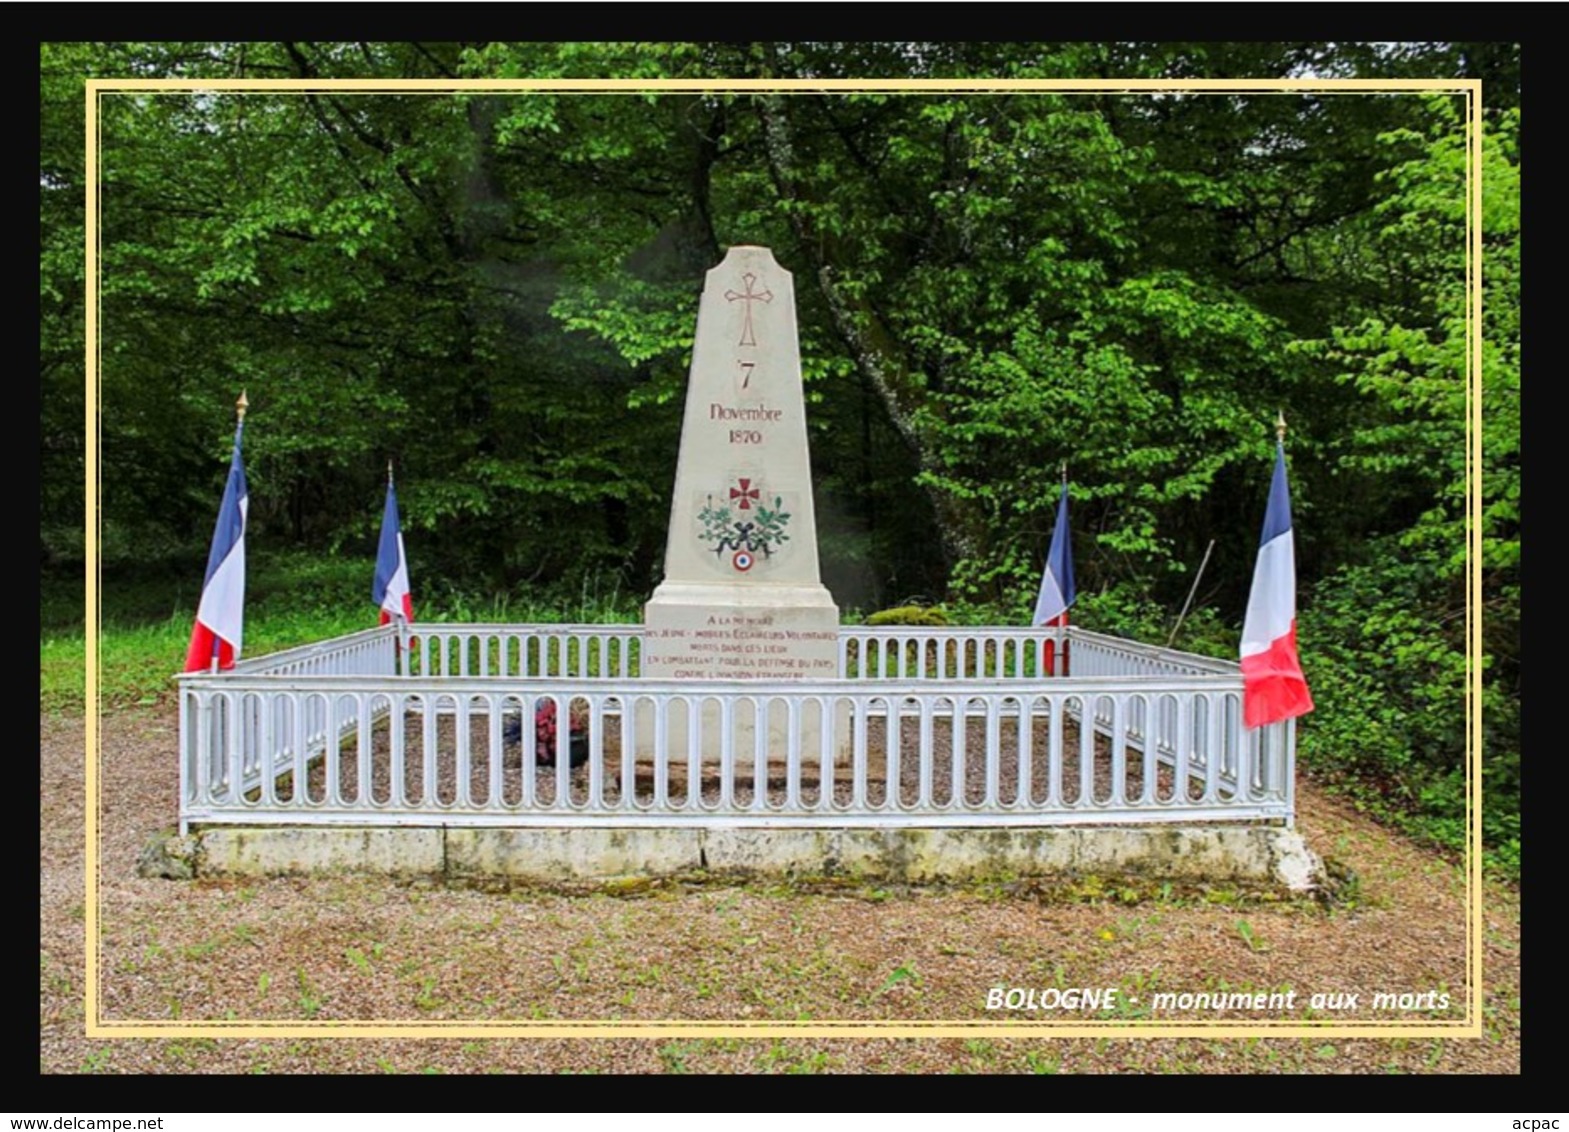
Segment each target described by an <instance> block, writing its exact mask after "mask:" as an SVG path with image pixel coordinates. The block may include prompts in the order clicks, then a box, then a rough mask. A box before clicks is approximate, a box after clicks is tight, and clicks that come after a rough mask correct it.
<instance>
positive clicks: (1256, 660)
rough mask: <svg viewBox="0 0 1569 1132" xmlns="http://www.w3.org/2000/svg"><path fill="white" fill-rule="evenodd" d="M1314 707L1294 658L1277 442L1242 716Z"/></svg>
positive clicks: (1285, 505)
mask: <svg viewBox="0 0 1569 1132" xmlns="http://www.w3.org/2000/svg"><path fill="white" fill-rule="evenodd" d="M1281 427H1282V429H1284V425H1283V424H1282V426H1281ZM1312 710H1313V697H1312V696H1311V695H1310V694H1309V693H1308V686H1307V680H1306V679H1304V678H1303V676H1302V664H1301V662H1300V661H1299V660H1298V659H1297V566H1296V546H1295V543H1294V542H1293V540H1292V535H1291V495H1290V492H1289V491H1288V490H1287V488H1286V449H1285V444H1284V442H1283V441H1277V442H1276V445H1275V475H1274V479H1273V480H1271V482H1270V485H1269V507H1268V508H1267V509H1266V510H1265V512H1264V534H1263V537H1262V538H1261V540H1260V545H1259V551H1258V564H1257V565H1256V566H1255V567H1254V568H1253V591H1252V593H1251V594H1250V595H1249V596H1248V612H1247V617H1246V618H1245V619H1244V620H1243V623H1242V721H1243V724H1244V725H1245V726H1247V727H1262V726H1263V725H1264V724H1266V723H1278V722H1280V721H1281V720H1284V719H1294V718H1295V717H1297V716H1299V715H1302V714H1303V713H1304V712H1310V711H1312Z"/></svg>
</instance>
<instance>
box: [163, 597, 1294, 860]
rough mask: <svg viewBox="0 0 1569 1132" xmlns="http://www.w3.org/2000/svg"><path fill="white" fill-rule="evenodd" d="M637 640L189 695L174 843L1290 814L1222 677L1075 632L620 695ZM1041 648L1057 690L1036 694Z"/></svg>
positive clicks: (847, 646) (552, 642)
mask: <svg viewBox="0 0 1569 1132" xmlns="http://www.w3.org/2000/svg"><path fill="white" fill-rule="evenodd" d="M639 637H640V628H639V627H637V626H550V625H543V626H541V625H535V626H503V625H464V626H454V625H424V624H421V625H416V626H414V627H412V630H410V631H409V632H407V633H406V634H405V635H404V636H403V637H402V639H400V637H399V635H398V634H396V633H395V632H394V631H393V630H392V629H391V628H386V629H380V630H371V631H367V632H365V633H359V634H355V635H353V636H351V637H345V638H341V639H340V640H338V641H332V642H324V643H323V644H321V645H313V646H309V647H307V648H304V649H295V650H290V651H289V652H287V653H279V654H276V655H274V656H271V657H262V658H258V659H256V660H253V661H247V662H245V666H244V667H243V668H242V667H240V666H236V668H235V669H234V670H232V671H230V672H226V673H222V674H218V675H207V674H193V675H187V676H184V677H182V678H181V701H180V702H181V711H180V716H181V727H180V735H181V760H180V799H181V826H182V829H183V828H186V827H187V826H188V825H189V824H190V823H192V822H242V823H267V822H281V823H288V824H312V823H340V824H343V823H346V824H386V825H398V824H406V825H407V824H419V825H430V824H441V825H450V824H520V825H521V824H568V825H570V824H573V823H585V822H591V823H593V824H605V823H609V824H622V825H648V824H661V823H678V824H679V823H688V822H701V823H711V824H712V823H718V824H763V825H830V824H831V825H846V824H865V825H889V824H894V825H956V824H957V825H1023V824H1053V823H1084V822H1103V823H1116V822H1146V821H1173V820H1183V821H1213V820H1227V819H1232V820H1260V819H1277V820H1284V821H1287V822H1288V823H1289V821H1290V820H1291V816H1292V808H1293V801H1294V799H1293V777H1294V731H1293V729H1292V727H1291V725H1290V723H1286V724H1277V725H1272V726H1270V727H1265V728H1261V729H1258V730H1252V731H1250V730H1247V729H1244V728H1243V727H1242V724H1241V694H1242V684H1241V676H1240V672H1239V671H1238V668H1237V666H1236V665H1228V664H1226V663H1225V662H1222V661H1215V660H1210V659H1208V658H1203V657H1196V656H1192V655H1191V654H1184V653H1179V652H1175V651H1173V650H1165V649H1158V648H1154V647H1152V646H1145V645H1139V644H1136V643H1134V642H1125V641H1121V640H1118V639H1117V638H1111V637H1105V636H1103V635H1100V634H1092V633H1086V632H1085V631H1083V630H1080V629H1077V628H1073V629H1066V630H1060V629H1054V630H1044V629H1034V630H1014V629H979V630H977V629H947V628H933V629H927V628H924V627H923V628H920V629H913V628H910V627H903V626H901V627H890V628H886V629H863V628H845V629H844V630H842V632H841V637H840V658H841V671H842V672H843V673H844V676H843V677H842V678H841V679H839V680H834V681H811V682H805V681H780V682H773V683H767V682H763V681H745V682H732V681H704V682H697V683H694V682H675V681H653V680H642V679H639V678H637V677H636V675H635V669H636V662H637V649H638V643H639ZM1051 639H1054V640H1056V642H1057V648H1058V650H1059V653H1058V659H1059V666H1060V662H1061V659H1062V655H1063V653H1064V652H1066V654H1067V657H1068V666H1069V671H1070V675H1068V676H1041V675H1039V671H1038V670H1039V662H1040V658H1041V645H1042V643H1043V642H1044V641H1046V640H1051ZM547 702H549V703H553V704H554V705H555V709H556V714H557V719H558V720H560V721H561V723H560V726H559V740H558V741H559V746H560V750H559V752H558V754H560V756H561V757H559V758H557V759H555V761H554V765H552V766H547V767H543V768H541V767H539V766H538V765H537V759H536V755H537V751H536V748H535V737H534V727H533V716H534V712H535V711H536V709H537V708H539V707H540V706H541V705H542V704H544V703H547ZM1086 721H1088V722H1086ZM574 724H575V725H576V727H577V737H576V739H575V740H574V739H573V737H572V732H573V725H574ZM509 725H510V726H509ZM509 732H510V733H509ZM574 742H575V743H576V744H577V745H578V748H579V750H580V752H582V753H584V754H585V755H586V763H585V765H584V766H583V767H582V769H577V770H575V769H574V768H572V767H571V766H570V765H569V759H568V758H567V754H568V752H569V751H570V749H571V747H572V745H573V743H574Z"/></svg>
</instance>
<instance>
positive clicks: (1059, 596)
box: [1030, 472, 1075, 675]
mask: <svg viewBox="0 0 1569 1132" xmlns="http://www.w3.org/2000/svg"><path fill="white" fill-rule="evenodd" d="M1063 476H1064V478H1063V481H1062V496H1061V497H1060V498H1059V499H1058V500H1057V525H1056V526H1055V527H1053V528H1052V532H1051V549H1050V550H1048V551H1047V552H1046V569H1045V571H1044V572H1043V573H1042V574H1041V592H1040V594H1039V595H1038V596H1037V597H1036V599H1035V616H1034V617H1032V618H1031V619H1030V622H1031V624H1034V625H1051V626H1054V625H1066V624H1067V623H1068V607H1069V606H1070V605H1072V604H1073V599H1074V597H1075V594H1074V588H1073V536H1072V535H1071V534H1070V532H1069V531H1068V481H1067V478H1066V477H1067V473H1066V472H1064V473H1063ZM1055 646H1056V642H1055V641H1045V642H1043V643H1042V645H1041V671H1042V672H1044V673H1050V672H1053V671H1055V667H1056V665H1055V661H1056V656H1055V653H1056V647H1055ZM1067 660H1068V655H1067V644H1066V642H1064V646H1063V668H1064V670H1065V671H1064V675H1066V668H1067Z"/></svg>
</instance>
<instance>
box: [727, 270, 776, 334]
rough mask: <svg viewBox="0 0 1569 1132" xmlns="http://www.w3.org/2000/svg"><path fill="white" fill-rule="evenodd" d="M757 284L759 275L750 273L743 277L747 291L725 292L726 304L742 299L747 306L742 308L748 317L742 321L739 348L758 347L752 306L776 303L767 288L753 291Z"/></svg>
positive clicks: (742, 281) (742, 280)
mask: <svg viewBox="0 0 1569 1132" xmlns="http://www.w3.org/2000/svg"><path fill="white" fill-rule="evenodd" d="M756 282H757V275H756V274H755V273H753V272H750V271H748V272H747V273H746V274H745V275H743V276H741V283H742V284H743V285H744V286H745V287H746V290H745V291H726V292H725V302H727V303H733V302H735V301H736V300H737V299H740V300H741V301H742V302H744V303H745V304H746V306H745V307H744V308H742V309H744V310H745V311H746V317H745V318H743V319H742V320H741V340H740V341H739V342H737V343H736V345H737V346H755V345H757V335H756V334H755V333H754V332H753V330H752V304H753V303H755V302H758V301H759V300H761V301H762V302H765V303H771V302H773V301H774V293H773V292H772V291H770V290H768V289H767V288H766V287H765V288H764V289H763V290H761V291H753V290H752V285H753V284H754V283H756Z"/></svg>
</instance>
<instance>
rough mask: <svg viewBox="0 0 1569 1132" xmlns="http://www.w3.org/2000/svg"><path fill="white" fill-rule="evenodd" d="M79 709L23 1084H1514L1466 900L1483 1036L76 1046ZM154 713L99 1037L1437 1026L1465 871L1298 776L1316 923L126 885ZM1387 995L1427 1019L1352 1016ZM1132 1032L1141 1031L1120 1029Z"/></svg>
mask: <svg viewBox="0 0 1569 1132" xmlns="http://www.w3.org/2000/svg"><path fill="white" fill-rule="evenodd" d="M84 731H85V729H84V725H83V721H82V719H81V718H79V717H76V718H71V717H61V718H55V717H42V718H41V719H40V759H41V782H40V798H39V804H40V816H41V821H42V833H41V845H40V878H41V896H40V914H41V939H40V961H39V962H40V976H39V1019H40V1026H41V1049H40V1067H41V1069H42V1071H43V1072H46V1073H86V1072H104V1073H149V1072H176V1073H191V1072H199V1073H236V1072H258V1073H285V1072H313V1073H316V1072H347V1073H376V1072H413V1073H420V1072H448V1073H452V1072H461V1073H485V1072H492V1073H495V1072H499V1073H527V1072H557V1071H561V1072H564V1071H572V1072H585V1071H590V1072H593V1071H598V1072H681V1071H689V1072H866V1073H889V1072H913V1073H940V1072H975V1073H997V1072H1019V1073H1030V1072H1038V1073H1050V1072H1064V1073H1070V1072H1071V1073H1102V1072H1196V1073H1238V1072H1241V1073H1250V1072H1252V1073H1257V1072H1290V1073H1296V1072H1311V1073H1353V1072H1356V1073H1387V1072H1411V1073H1440V1074H1446V1073H1518V1072H1519V1068H1520V1039H1519V1016H1520V1007H1519V996H1520V990H1519V941H1520V933H1519V898H1518V894H1517V892H1516V891H1515V890H1514V889H1513V888H1510V887H1506V886H1500V885H1490V886H1489V888H1488V891H1487V898H1486V900H1485V901H1484V913H1485V915H1484V920H1485V925H1484V931H1483V940H1482V945H1483V949H1484V950H1483V961H1484V964H1485V970H1486V986H1485V995H1484V1003H1483V1012H1482V1022H1483V1030H1484V1036H1483V1037H1482V1038H1481V1039H1480V1040H1477V1039H1449V1038H1436V1037H1428V1036H1421V1037H1405V1038H1391V1039H1347V1038H1338V1037H1333V1036H1328V1035H1315V1036H1313V1037H1305V1038H1267V1039H1247V1040H1229V1041H1228V1040H1219V1039H1208V1038H1158V1039H1113V1038H1084V1039H1045V1038H1042V1037H1039V1036H1021V1037H1005V1036H1003V1033H1005V1031H1001V1030H993V1031H982V1032H979V1033H977V1035H976V1036H974V1037H971V1038H941V1039H938V1038H932V1039H889V1038H845V1039H837V1038H836V1039H809V1038H743V1037H739V1036H736V1037H713V1038H695V1037H686V1036H684V1035H677V1034H666V1035H661V1036H658V1037H653V1038H635V1039H634V1038H614V1039H595V1040H581V1039H565V1038H562V1039H536V1038H529V1039H522V1038H513V1039H501V1038H497V1039H482V1040H464V1039H425V1038H406V1039H380V1038H378V1039H352V1038H304V1039H277V1040H256V1039H249V1038H246V1039H223V1038H211V1037H205V1036H203V1037H196V1038H190V1037H184V1038H169V1039H101V1038H99V1039H89V1038H87V1037H86V1036H85V1034H84V1000H83V993H84V985H85V962H84V951H83V944H84V917H85V909H84V904H83V901H84V887H83V842H82V828H83V805H84V798H83V792H82V776H81V768H82V763H83V758H84V751H85V738H84ZM175 732H176V720H175V717H174V714H173V711H172V709H167V708H155V709H146V710H138V711H125V712H118V713H114V714H111V715H108V716H106V717H105V718H104V719H103V720H102V726H101V737H100V747H101V763H100V765H101V767H102V775H103V779H102V784H103V805H102V841H101V860H100V888H99V896H100V912H99V914H100V925H101V932H100V939H99V943H98V954H99V969H100V999H99V1010H100V1014H101V1017H102V1019H103V1020H104V1021H116V1020H119V1021H130V1020H143V1019H146V1020H154V1019H158V1020H168V1019H181V1020H193V1019H224V1018H236V1019H249V1020H262V1019H269V1020H280V1021H333V1020H349V1019H398V1020H408V1021H419V1022H432V1021H479V1020H529V1019H569V1020H621V1021H639V1020H663V1019H682V1020H693V1021H698V1020H705V1019H708V1020H715V1021H721V1022H726V1021H728V1022H735V1021H753V1022H768V1021H773V1020H802V1019H804V1020H836V1019H846V1020H897V1021H918V1020H943V1021H950V1020H976V1021H982V1022H999V1021H1001V1022H1007V1021H1013V1022H1025V1021H1031V1022H1038V1021H1053V1020H1061V1017H1062V1016H1061V1014H1056V1015H1046V1014H1035V1015H1026V1014H1022V1013H1015V1014H1002V1013H988V1012H987V1011H986V1010H985V1009H984V1005H985V997H986V992H987V991H988V989H990V988H992V987H1034V988H1048V987H1074V986H1085V987H1099V986H1119V987H1121V988H1123V991H1124V993H1125V994H1138V995H1140V996H1141V999H1143V1000H1144V1001H1147V996H1148V995H1149V994H1153V993H1157V992H1160V991H1174V992H1186V991H1191V992H1204V991H1218V990H1225V991H1240V990H1259V991H1283V990H1285V989H1286V988H1292V989H1295V990H1296V991H1297V992H1298V995H1299V1002H1300V1000H1301V998H1305V997H1306V996H1307V995H1308V994H1311V993H1313V992H1341V993H1355V994H1359V995H1361V996H1362V997H1361V1005H1360V1006H1359V1007H1358V1008H1357V1009H1356V1010H1352V1011H1338V1012H1335V1011H1329V1010H1320V1011H1317V1012H1313V1013H1311V1014H1310V1013H1309V1011H1307V1010H1305V1009H1300V1008H1299V1009H1298V1010H1297V1011H1295V1012H1294V1014H1293V1015H1287V1014H1285V1013H1283V1012H1276V1013H1273V1014H1271V1013H1270V1012H1268V1011H1265V1012H1262V1013H1260V1014H1251V1015H1249V1014H1238V1013H1233V1014H1230V1015H1216V1014H1214V1013H1213V1012H1208V1013H1206V1012H1197V1013H1194V1012H1190V1013H1188V1014H1183V1013H1181V1012H1178V1011H1169V1012H1165V1013H1163V1014H1162V1015H1161V1017H1163V1018H1165V1019H1167V1020H1181V1019H1183V1018H1194V1017H1204V1018H1214V1017H1223V1018H1225V1019H1227V1020H1230V1021H1246V1020H1252V1019H1254V1018H1258V1017H1288V1016H1294V1017H1295V1018H1297V1019H1299V1020H1300V1019H1304V1018H1308V1017H1317V1018H1335V1019H1338V1020H1340V1021H1354V1022H1360V1021H1369V1020H1373V1019H1376V1018H1390V1017H1403V1018H1407V1019H1411V1020H1415V1019H1428V1018H1457V1017H1459V1016H1460V1014H1461V1003H1462V1001H1463V996H1464V993H1465V986H1466V969H1465V962H1464V956H1465V950H1464V949H1465V932H1464V915H1463V903H1462V901H1463V894H1464V893H1463V888H1464V886H1463V877H1462V875H1461V873H1460V871H1459V869H1458V868H1457V867H1456V866H1455V865H1454V864H1453V863H1451V862H1449V861H1446V860H1444V859H1442V858H1441V857H1438V856H1436V855H1433V854H1431V853H1429V852H1426V851H1424V850H1421V849H1419V848H1417V847H1415V846H1413V845H1411V844H1409V843H1407V842H1405V841H1403V840H1402V839H1400V838H1398V837H1396V836H1394V835H1392V834H1390V833H1389V832H1388V831H1386V830H1384V829H1382V828H1380V827H1378V826H1377V825H1375V824H1373V823H1371V822H1369V821H1368V820H1367V819H1365V818H1363V817H1362V816H1360V815H1358V814H1356V813H1355V812H1354V811H1352V810H1351V809H1349V808H1348V807H1345V806H1343V805H1342V804H1340V803H1339V802H1337V801H1335V800H1333V799H1331V798H1328V797H1326V796H1324V795H1323V794H1321V793H1320V792H1319V791H1317V790H1315V789H1314V788H1313V785H1312V783H1311V782H1304V783H1303V784H1302V786H1301V790H1300V793H1299V798H1300V803H1301V820H1300V824H1301V827H1302V829H1303V831H1304V833H1305V834H1306V836H1307V837H1308V839H1309V842H1310V843H1311V844H1312V845H1314V846H1315V847H1316V848H1317V849H1318V851H1319V852H1320V853H1322V854H1324V855H1325V856H1326V857H1329V858H1331V859H1333V860H1334V861H1335V862H1337V864H1338V865H1339V866H1340V867H1341V868H1343V869H1349V870H1352V871H1353V872H1354V874H1355V880H1354V882H1352V883H1351V884H1349V885H1348V886H1347V887H1346V888H1345V889H1343V893H1342V895H1343V897H1344V899H1342V900H1341V901H1340V902H1339V903H1336V904H1334V905H1332V906H1328V907H1326V906H1323V905H1320V904H1317V903H1313V902H1310V901H1305V900H1302V901H1292V900H1281V899H1278V898H1274V899H1271V898H1270V895H1271V894H1265V893H1249V892H1245V891H1237V890H1228V889H1220V888H1213V889H1203V888H1183V889H1176V890H1173V889H1169V888H1167V889H1161V888H1159V887H1157V886H1150V885H1147V884H1145V885H1138V884H1130V883H1126V882H1113V883H1107V884H1100V883H1098V882H1095V881H1093V880H1081V881H1077V882H1072V883H1069V882H1064V883H1063V884H1061V885H1057V886H1055V887H1052V888H1049V889H1044V888H1040V887H1036V886H1024V885H1020V886H989V887H988V886H972V887H966V888H926V889H908V890H907V889H894V890H888V889H881V888H872V887H864V888H844V889H826V888H821V887H819V888H812V889H806V888H786V887H783V886H779V885H772V884H765V883H754V884H745V885H743V884H714V883H708V884H700V883H695V882H669V883H661V884H655V885H650V886H646V887H643V888H640V889H637V890H636V891H632V892H623V893H621V894H619V895H613V894H610V893H607V892H603V891H599V892H581V893H571V892H561V891H547V890H542V889H534V888H519V889H512V890H510V891H496V892H486V891H479V890H475V889H466V888H445V887H442V886H439V885H432V884H429V883H397V882H393V881H389V880H387V879H385V878H380V877H375V876H361V875H345V876H338V877H330V878H319V879H302V878H277V879H265V880H249V881H245V882H213V881H198V882H175V881H161V880H145V879H142V878H140V877H138V876H137V875H136V873H135V864H136V857H137V854H138V852H139V850H140V849H141V847H142V845H143V843H144V841H145V840H146V838H147V837H148V835H149V834H151V833H153V832H154V831H156V830H158V829H160V828H163V827H167V826H169V825H170V824H172V823H173V821H174V820H175V814H176V798H175V781H176V779H175V769H174V766H175V762H174V759H175ZM1380 991H1388V992H1395V993H1424V992H1428V991H1433V992H1435V993H1437V994H1448V995H1450V996H1451V998H1452V1004H1451V1006H1450V1008H1449V1009H1447V1010H1443V1009H1432V1010H1417V1011H1413V1012H1410V1013H1405V1014H1402V1013H1401V1012H1399V1011H1393V1010H1373V1009H1371V1008H1370V1007H1369V1005H1368V1002H1369V999H1370V997H1371V995H1372V994H1374V993H1376V992H1380ZM1125 1016H1126V1017H1130V1018H1132V1017H1137V1016H1138V1014H1137V1012H1135V1013H1133V1014H1129V1015H1125Z"/></svg>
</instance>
